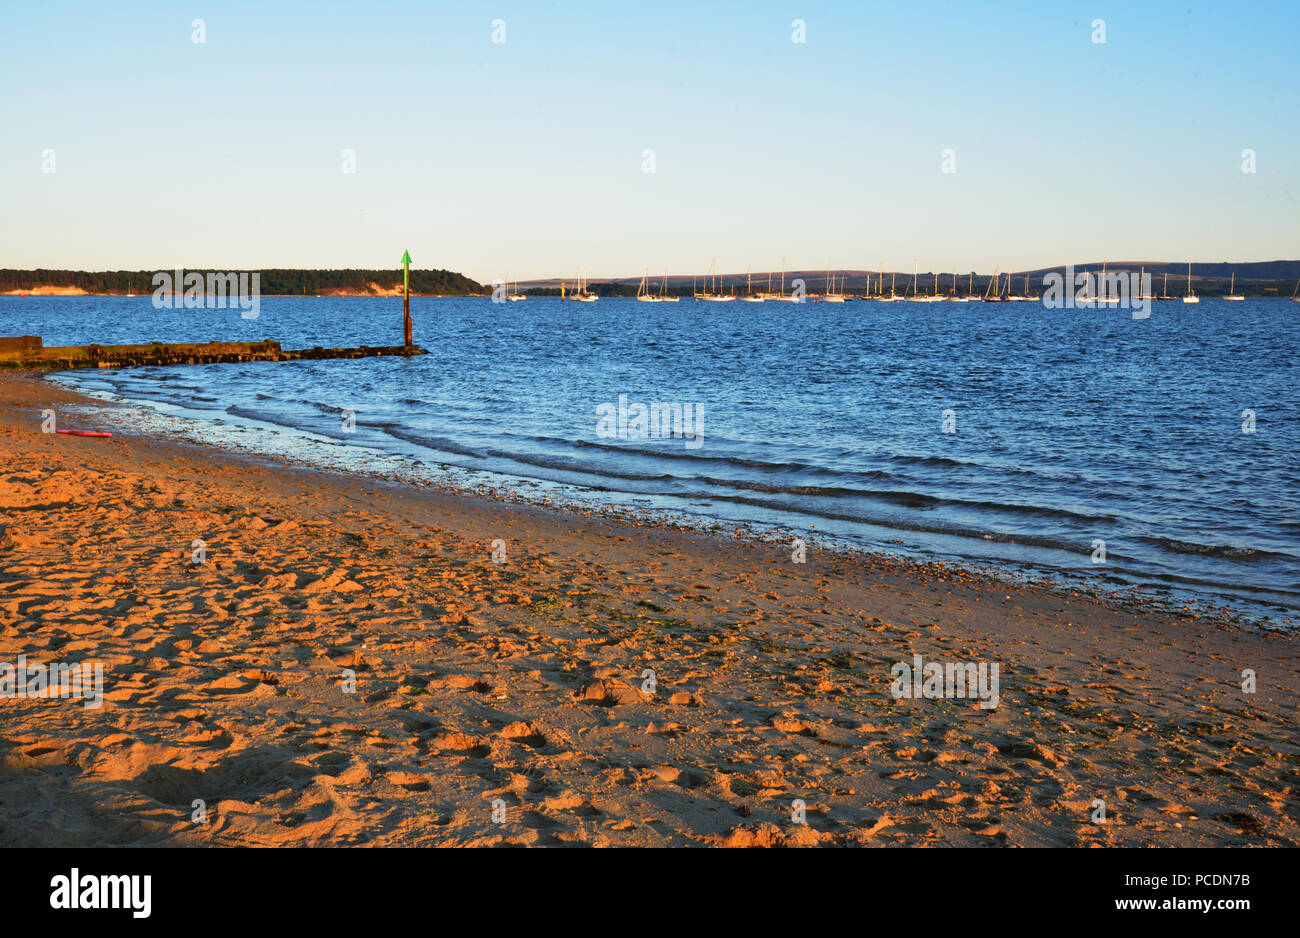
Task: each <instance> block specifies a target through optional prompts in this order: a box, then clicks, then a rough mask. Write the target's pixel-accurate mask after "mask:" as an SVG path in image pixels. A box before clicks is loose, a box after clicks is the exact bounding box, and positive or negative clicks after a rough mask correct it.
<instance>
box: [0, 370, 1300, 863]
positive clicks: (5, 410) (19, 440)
mask: <svg viewBox="0 0 1300 938" xmlns="http://www.w3.org/2000/svg"><path fill="white" fill-rule="evenodd" d="M112 406H114V405H112V404H109V403H108V402H105V401H103V400H99V399H96V398H92V397H87V396H83V395H79V394H75V393H74V392H71V391H67V390H65V389H63V388H62V387H59V386H57V385H54V384H51V383H49V382H46V381H43V380H42V379H41V377H40V376H39V375H32V374H24V373H10V374H4V375H0V452H2V453H3V454H4V465H5V470H4V471H3V473H2V474H0V506H2V507H3V509H4V510H3V521H2V522H0V523H2V524H3V525H4V530H3V531H2V532H0V585H2V588H0V623H3V630H2V631H0V661H12V660H13V659H14V658H15V657H16V656H17V655H19V654H26V656H27V657H28V658H29V659H31V660H46V659H49V658H50V657H52V656H56V655H57V654H65V653H66V655H68V656H71V655H73V654H74V653H75V654H80V655H87V656H94V658H95V660H102V661H104V662H105V663H106V667H105V670H106V671H107V672H108V674H107V677H106V689H105V703H104V706H103V707H102V708H101V709H98V710H91V709H84V708H82V707H81V706H80V704H75V705H74V704H72V703H71V702H67V703H63V702H55V701H39V700H16V699H11V700H7V701H6V702H5V705H6V706H7V707H9V709H10V712H9V714H7V716H8V717H9V719H8V720H7V721H6V725H5V728H4V730H3V731H0V742H3V748H4V758H5V764H6V766H7V767H8V768H9V769H10V770H11V771H10V773H8V774H7V776H6V778H5V779H3V780H0V802H3V803H4V805H6V807H4V808H0V819H3V821H4V823H3V824H0V831H3V834H0V837H2V838H3V842H6V843H16V842H24V843H37V842H40V843H49V844H59V843H62V844H68V845H71V844H90V843H96V844H108V843H123V844H125V843H133V844H209V843H213V844H283V845H287V844H345V843H375V844H406V845H426V844H429V845H432V844H440V845H441V844H476V845H479V844H497V843H500V844H507V843H553V844H565V843H573V844H596V845H606V844H609V845H613V844H629V845H631V844H637V845H666V844H688V843H693V844H701V845H751V844H758V845H768V844H772V845H775V844H791V845H797V844H823V845H850V844H867V845H877V844H927V843H928V844H954V845H975V844H989V845H1069V846H1083V845H1145V844H1148V843H1151V844H1157V845H1226V844H1236V845H1246V844H1254V845H1260V844H1264V845H1288V846H1294V845H1296V844H1297V843H1300V823H1298V818H1300V814H1298V812H1297V800H1296V794H1295V782H1296V779H1297V775H1296V772H1297V765H1298V764H1300V756H1298V752H1297V748H1298V747H1297V745H1296V742H1295V738H1294V732H1293V730H1292V715H1293V714H1294V713H1295V712H1296V710H1297V705H1298V704H1300V667H1298V666H1297V663H1296V662H1297V659H1296V638H1295V637H1294V636H1292V635H1287V634H1283V633H1277V632H1261V631H1254V630H1246V629H1241V628H1238V627H1235V626H1231V625H1228V624H1224V623H1218V622H1213V621H1210V620H1207V619H1197V618H1194V617H1190V616H1182V615H1177V614H1175V613H1171V612H1169V611H1160V610H1157V609H1155V608H1151V607H1148V606H1145V605H1143V606H1141V607H1138V608H1122V607H1120V606H1118V605H1115V604H1112V603H1108V602H1106V601H1104V600H1102V599H1098V598H1095V597H1092V596H1087V595H1083V594H1082V593H1079V592H1077V591H1076V592H1070V591H1068V590H1067V591H1065V592H1060V591H1054V590H1052V589H1049V588H1043V587H1040V586H1035V585H1026V584H1015V583H1011V582H1008V581H1006V580H1001V579H998V578H996V577H992V576H988V575H986V574H984V573H981V572H978V571H975V570H972V569H965V568H961V567H958V566H955V565H952V564H945V563H942V562H934V563H923V562H916V561H910V560H906V559H904V558H894V557H890V556H888V555H883V554H882V555H875V554H872V555H848V554H843V553H839V552H833V551H822V550H819V549H818V548H817V545H816V544H815V543H812V542H810V543H809V545H808V551H807V558H806V562H805V563H803V564H795V563H792V562H791V558H790V556H789V554H790V551H789V547H788V545H786V546H779V545H774V544H771V543H769V542H766V541H764V540H762V539H759V538H753V537H730V536H728V537H718V536H717V535H716V534H708V533H701V532H688V531H682V530H677V529H673V528H669V527H664V526H660V525H646V524H637V523H628V522H626V521H619V520H616V519H614V518H610V517H604V516H601V515H599V514H597V513H592V512H588V513H583V512H580V511H573V510H568V511H564V510H559V509H555V508H546V507H541V506H537V505H531V504H517V503H513V502H509V501H505V500H501V499H497V498H488V497H483V496H481V495H477V494H475V493H473V492H472V491H470V492H453V491H446V490H436V489H434V487H432V486H428V487H425V486H421V487H420V488H418V489H413V488H412V487H410V486H406V485H403V484H401V483H398V482H392V481H385V480H382V479H377V478H373V477H370V476H367V475H362V474H351V475H348V474H342V473H337V472H331V471H329V470H325V469H317V468H312V467H305V466H298V465H292V464H288V463H286V462H282V461H280V460H276V459H274V458H273V457H257V458H254V457H249V456H243V455H238V454H232V453H230V452H227V451H225V450H222V449H218V448H215V447H205V446H202V445H199V444H193V443H181V442H176V441H174V440H162V441H159V440H151V439H148V438H145V437H141V436H134V435H132V434H122V435H115V436H114V437H113V438H112V439H111V440H90V439H78V438H69V437H64V436H57V435H47V434H42V433H41V432H40V411H41V410H42V409H44V408H46V407H49V408H53V409H55V410H56V412H57V411H59V410H60V408H64V407H72V408H77V409H83V408H84V409H88V410H90V411H92V412H93V410H94V409H95V408H105V407H112ZM82 422H83V423H84V421H82ZM498 539H499V540H501V541H503V542H504V544H505V550H506V558H505V561H504V562H502V563H496V562H494V561H493V559H492V546H491V544H492V541H494V540H498ZM195 540H202V541H203V542H204V545H205V560H204V563H202V564H193V563H191V562H190V559H191V554H192V550H193V547H192V545H193V543H194V542H195ZM914 654H919V655H922V656H923V657H924V658H925V659H926V660H931V659H933V660H938V661H953V660H958V661H978V662H992V663H996V664H999V665H1000V674H1001V681H1002V686H1001V691H1000V703H999V705H998V706H997V707H996V708H994V709H991V710H984V709H980V708H979V707H978V706H977V705H972V702H971V701H970V700H969V699H964V700H951V699H943V700H915V699H901V700H900V699H894V698H893V697H892V696H891V694H890V686H891V681H892V678H891V671H890V666H891V665H892V664H893V663H894V662H898V661H908V660H911V656H912V655H914ZM647 668H649V669H652V670H654V671H655V681H656V687H655V690H654V692H653V693H645V692H644V691H642V690H641V689H640V688H641V687H642V686H643V684H644V677H643V674H644V671H645V669H647ZM1244 668H1251V669H1252V670H1254V671H1256V672H1257V674H1258V681H1259V686H1258V688H1257V691H1256V693H1254V694H1252V695H1246V694H1243V693H1242V692H1241V689H1240V687H1238V683H1239V681H1240V671H1241V670H1242V669H1244ZM345 669H346V670H349V671H352V672H353V673H354V676H355V677H356V678H357V688H356V693H355V694H349V693H342V692H341V691H340V689H339V678H340V674H341V673H342V672H343V671H344V670H345ZM796 798H797V799H800V800H801V801H803V802H805V804H806V812H807V816H806V820H807V823H806V824H797V823H792V821H791V808H790V806H791V803H792V800H793V799H796ZM194 799H201V800H203V801H204V802H205V803H206V804H207V806H208V809H209V812H210V813H211V815H212V819H211V820H209V822H208V823H206V824H204V825H197V824H195V823H194V822H193V821H192V820H191V819H190V814H191V811H192V808H191V807H190V805H191V803H192V801H193V800H194ZM1094 799H1101V800H1104V801H1105V802H1106V804H1107V806H1108V807H1107V811H1108V820H1107V822H1106V823H1104V824H1097V823H1093V822H1092V821H1090V816H1091V815H1092V813H1093V811H1094V808H1093V807H1092V806H1091V805H1092V802H1093V800H1094ZM498 800H499V801H501V802H503V803H504V805H505V811H506V815H507V821H506V823H504V824H499V823H496V822H495V821H494V820H493V817H492V804H493V802H494V801H498ZM54 805H58V806H59V807H60V809H61V810H62V811H63V812H64V814H63V815H62V816H61V817H62V818H63V820H62V821H60V822H55V823H51V821H50V817H49V816H48V811H47V810H46V809H48V808H51V807H52V806H54ZM39 806H45V808H40V807H39Z"/></svg>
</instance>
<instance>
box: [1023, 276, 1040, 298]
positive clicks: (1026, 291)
mask: <svg viewBox="0 0 1300 938" xmlns="http://www.w3.org/2000/svg"><path fill="white" fill-rule="evenodd" d="M1025 300H1026V301H1027V302H1037V300H1038V297H1036V296H1034V295H1033V294H1031V293H1030V292H1029V274H1025Z"/></svg>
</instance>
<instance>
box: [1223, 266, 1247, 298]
mask: <svg viewBox="0 0 1300 938" xmlns="http://www.w3.org/2000/svg"><path fill="white" fill-rule="evenodd" d="M1236 286H1237V272H1236V271H1235V270H1234V271H1233V272H1232V283H1230V284H1228V295H1227V296H1225V297H1224V299H1225V300H1227V301H1228V302H1229V303H1240V302H1241V301H1242V300H1244V299H1245V297H1244V296H1242V295H1241V294H1240V293H1238V292H1236V290H1235V289H1234V287H1236Z"/></svg>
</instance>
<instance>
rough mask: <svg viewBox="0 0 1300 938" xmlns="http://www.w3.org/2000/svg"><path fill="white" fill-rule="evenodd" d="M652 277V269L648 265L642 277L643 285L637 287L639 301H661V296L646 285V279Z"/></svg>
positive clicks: (637, 299)
mask: <svg viewBox="0 0 1300 938" xmlns="http://www.w3.org/2000/svg"><path fill="white" fill-rule="evenodd" d="M649 277H650V269H649V268H648V267H647V268H646V272H645V274H644V275H643V276H642V277H641V286H639V287H637V291H636V301H637V302H638V303H658V302H661V301H660V299H659V297H657V296H655V295H654V294H653V293H651V292H650V289H649V287H647V286H646V280H647V279H649Z"/></svg>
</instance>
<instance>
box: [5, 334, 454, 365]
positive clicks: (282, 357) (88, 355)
mask: <svg viewBox="0 0 1300 938" xmlns="http://www.w3.org/2000/svg"><path fill="white" fill-rule="evenodd" d="M426 354H428V352H427V351H426V350H425V349H422V348H420V347H419V346H417V345H362V346H359V347H357V348H321V347H320V346H317V347H315V348H309V349H282V348H280V343H279V342H275V341H272V340H270V339H267V340H265V341H262V342H191V343H164V342H147V343H144V344H142V345H62V346H50V347H48V348H47V347H45V345H44V343H43V342H42V341H41V338H40V336H34V335H26V336H13V337H7V338H6V337H0V368H48V369H64V368H133V367H138V366H141V365H211V364H217V363H228V362H286V361H298V360H300V359H318V358H370V357H371V356H375V355H402V356H410V355H426Z"/></svg>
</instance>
